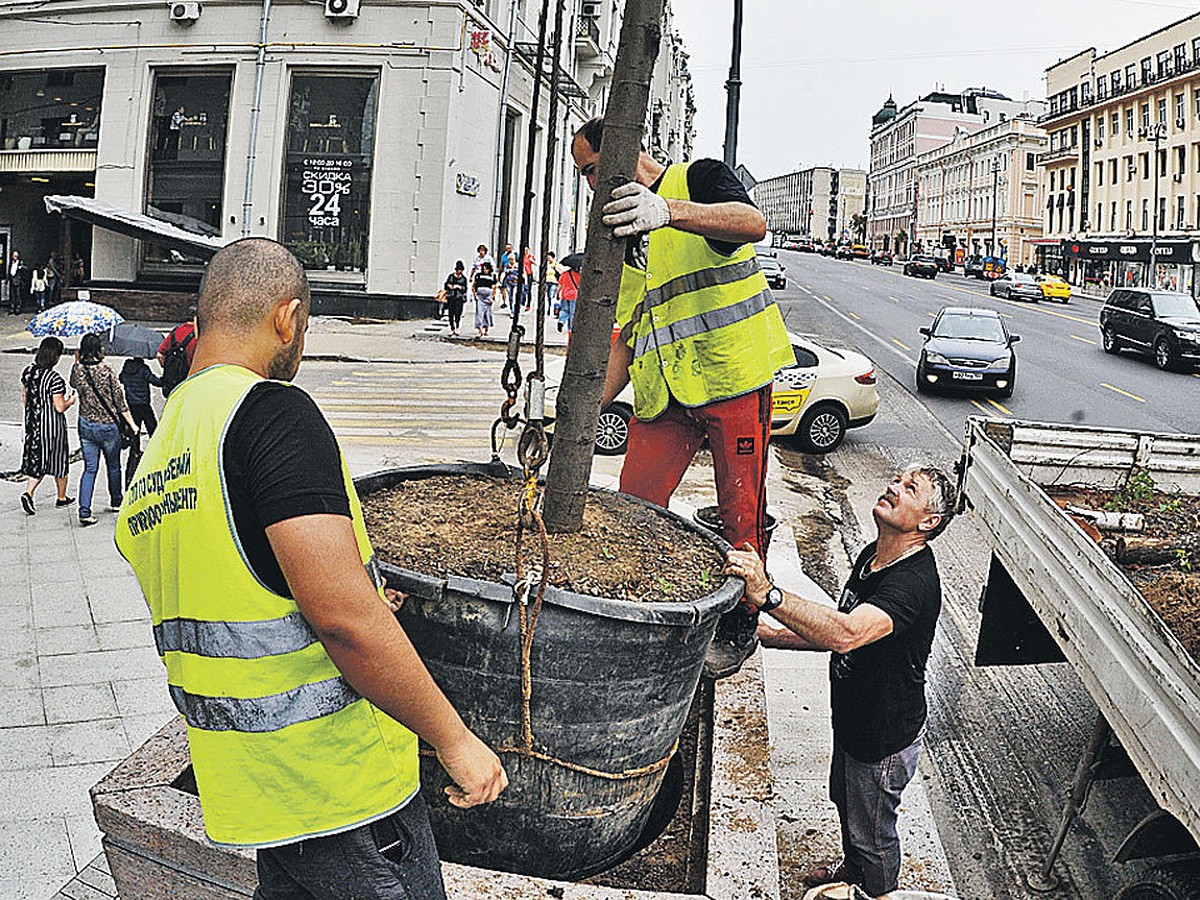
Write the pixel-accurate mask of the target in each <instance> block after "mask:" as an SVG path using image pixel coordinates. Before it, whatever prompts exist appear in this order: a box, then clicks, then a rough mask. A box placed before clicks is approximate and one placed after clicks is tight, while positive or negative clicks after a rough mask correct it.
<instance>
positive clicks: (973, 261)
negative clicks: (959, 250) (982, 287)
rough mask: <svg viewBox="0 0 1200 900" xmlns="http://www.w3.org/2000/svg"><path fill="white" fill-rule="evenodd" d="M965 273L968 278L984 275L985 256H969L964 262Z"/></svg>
mask: <svg viewBox="0 0 1200 900" xmlns="http://www.w3.org/2000/svg"><path fill="white" fill-rule="evenodd" d="M963 275H965V276H966V277H967V278H982V277H983V257H982V256H968V257H967V258H966V260H965V261H964V262H963Z"/></svg>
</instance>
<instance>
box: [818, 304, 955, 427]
mask: <svg viewBox="0 0 1200 900" xmlns="http://www.w3.org/2000/svg"><path fill="white" fill-rule="evenodd" d="M816 301H817V302H818V303H820V304H821V305H822V306H824V307H825V308H826V309H828V310H829V311H830V312H831V313H833V314H834V315H835V316H837V317H838V318H840V319H843V320H845V322H846V324H847V325H850V326H852V327H854V328H857V329H858V330H859V331H861V332H862V333H863V334H865V335H866V336H867V337H869V338H870V339H871V340H873V341H874V342H875V343H877V344H879V346H881V347H883V348H885V349H887V350H890V351H891V352H892V353H895V354H896V355H897V356H899V357H900V358H901V359H902V360H904V361H905V362H906V363H908V364H909V365H910V366H911V367H912V368H914V369H915V368H916V367H917V364H916V362H915V361H913V360H911V359H909V358H908V357H907V356H905V355H904V353H903V352H901V351H900V350H897V349H896V348H895V347H893V346H892V345H891V344H889V343H888V342H887V341H885V340H884V339H883V338H881V337H880V336H879V335H877V334H875V333H874V332H872V331H869V330H868V329H867V328H865V327H864V326H862V325H859V324H858V323H857V322H855V321H854V320H853V319H851V318H850V317H849V316H848V315H846V314H845V313H843V312H842V311H841V310H840V309H837V308H836V307H834V306H831V305H830V304H828V303H825V302H823V301H822V300H821V298H820V297H817V298H816ZM940 424H941V423H940V422H939V425H940ZM942 427H943V429H945V426H942ZM946 434H947V435H950V432H949V431H948V430H946ZM950 439H951V441H952V442H953V441H957V440H958V438H957V437H954V436H953V435H951V436H950Z"/></svg>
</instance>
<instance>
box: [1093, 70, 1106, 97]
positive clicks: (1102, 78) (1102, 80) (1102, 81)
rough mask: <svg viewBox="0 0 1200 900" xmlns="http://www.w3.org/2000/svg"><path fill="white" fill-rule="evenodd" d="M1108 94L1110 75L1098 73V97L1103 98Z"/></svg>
mask: <svg viewBox="0 0 1200 900" xmlns="http://www.w3.org/2000/svg"><path fill="white" fill-rule="evenodd" d="M1107 96H1108V76H1107V75H1097V76H1096V99H1097V100H1103V99H1104V98H1105V97H1107Z"/></svg>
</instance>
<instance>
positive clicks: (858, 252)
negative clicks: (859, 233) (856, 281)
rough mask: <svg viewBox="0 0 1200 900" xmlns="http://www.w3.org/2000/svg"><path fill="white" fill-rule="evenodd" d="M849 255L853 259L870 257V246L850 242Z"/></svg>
mask: <svg viewBox="0 0 1200 900" xmlns="http://www.w3.org/2000/svg"><path fill="white" fill-rule="evenodd" d="M850 256H851V258H853V259H870V257H871V248H870V247H868V246H867V245H866V244H851V245H850Z"/></svg>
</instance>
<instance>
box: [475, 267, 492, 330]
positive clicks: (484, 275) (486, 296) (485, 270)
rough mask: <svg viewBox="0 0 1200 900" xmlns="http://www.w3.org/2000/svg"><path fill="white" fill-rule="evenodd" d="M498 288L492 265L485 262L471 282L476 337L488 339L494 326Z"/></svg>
mask: <svg viewBox="0 0 1200 900" xmlns="http://www.w3.org/2000/svg"><path fill="white" fill-rule="evenodd" d="M495 288H496V276H495V275H493V274H492V264H491V263H490V262H485V263H484V264H483V265H482V266H480V267H479V271H478V272H476V273H475V277H474V278H473V279H472V280H471V292H472V293H473V294H474V295H475V337H477V338H483V337H487V333H488V331H489V330H490V329H491V327H492V325H493V324H494V323H493V321H492V295H493V292H494V291H495Z"/></svg>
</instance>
